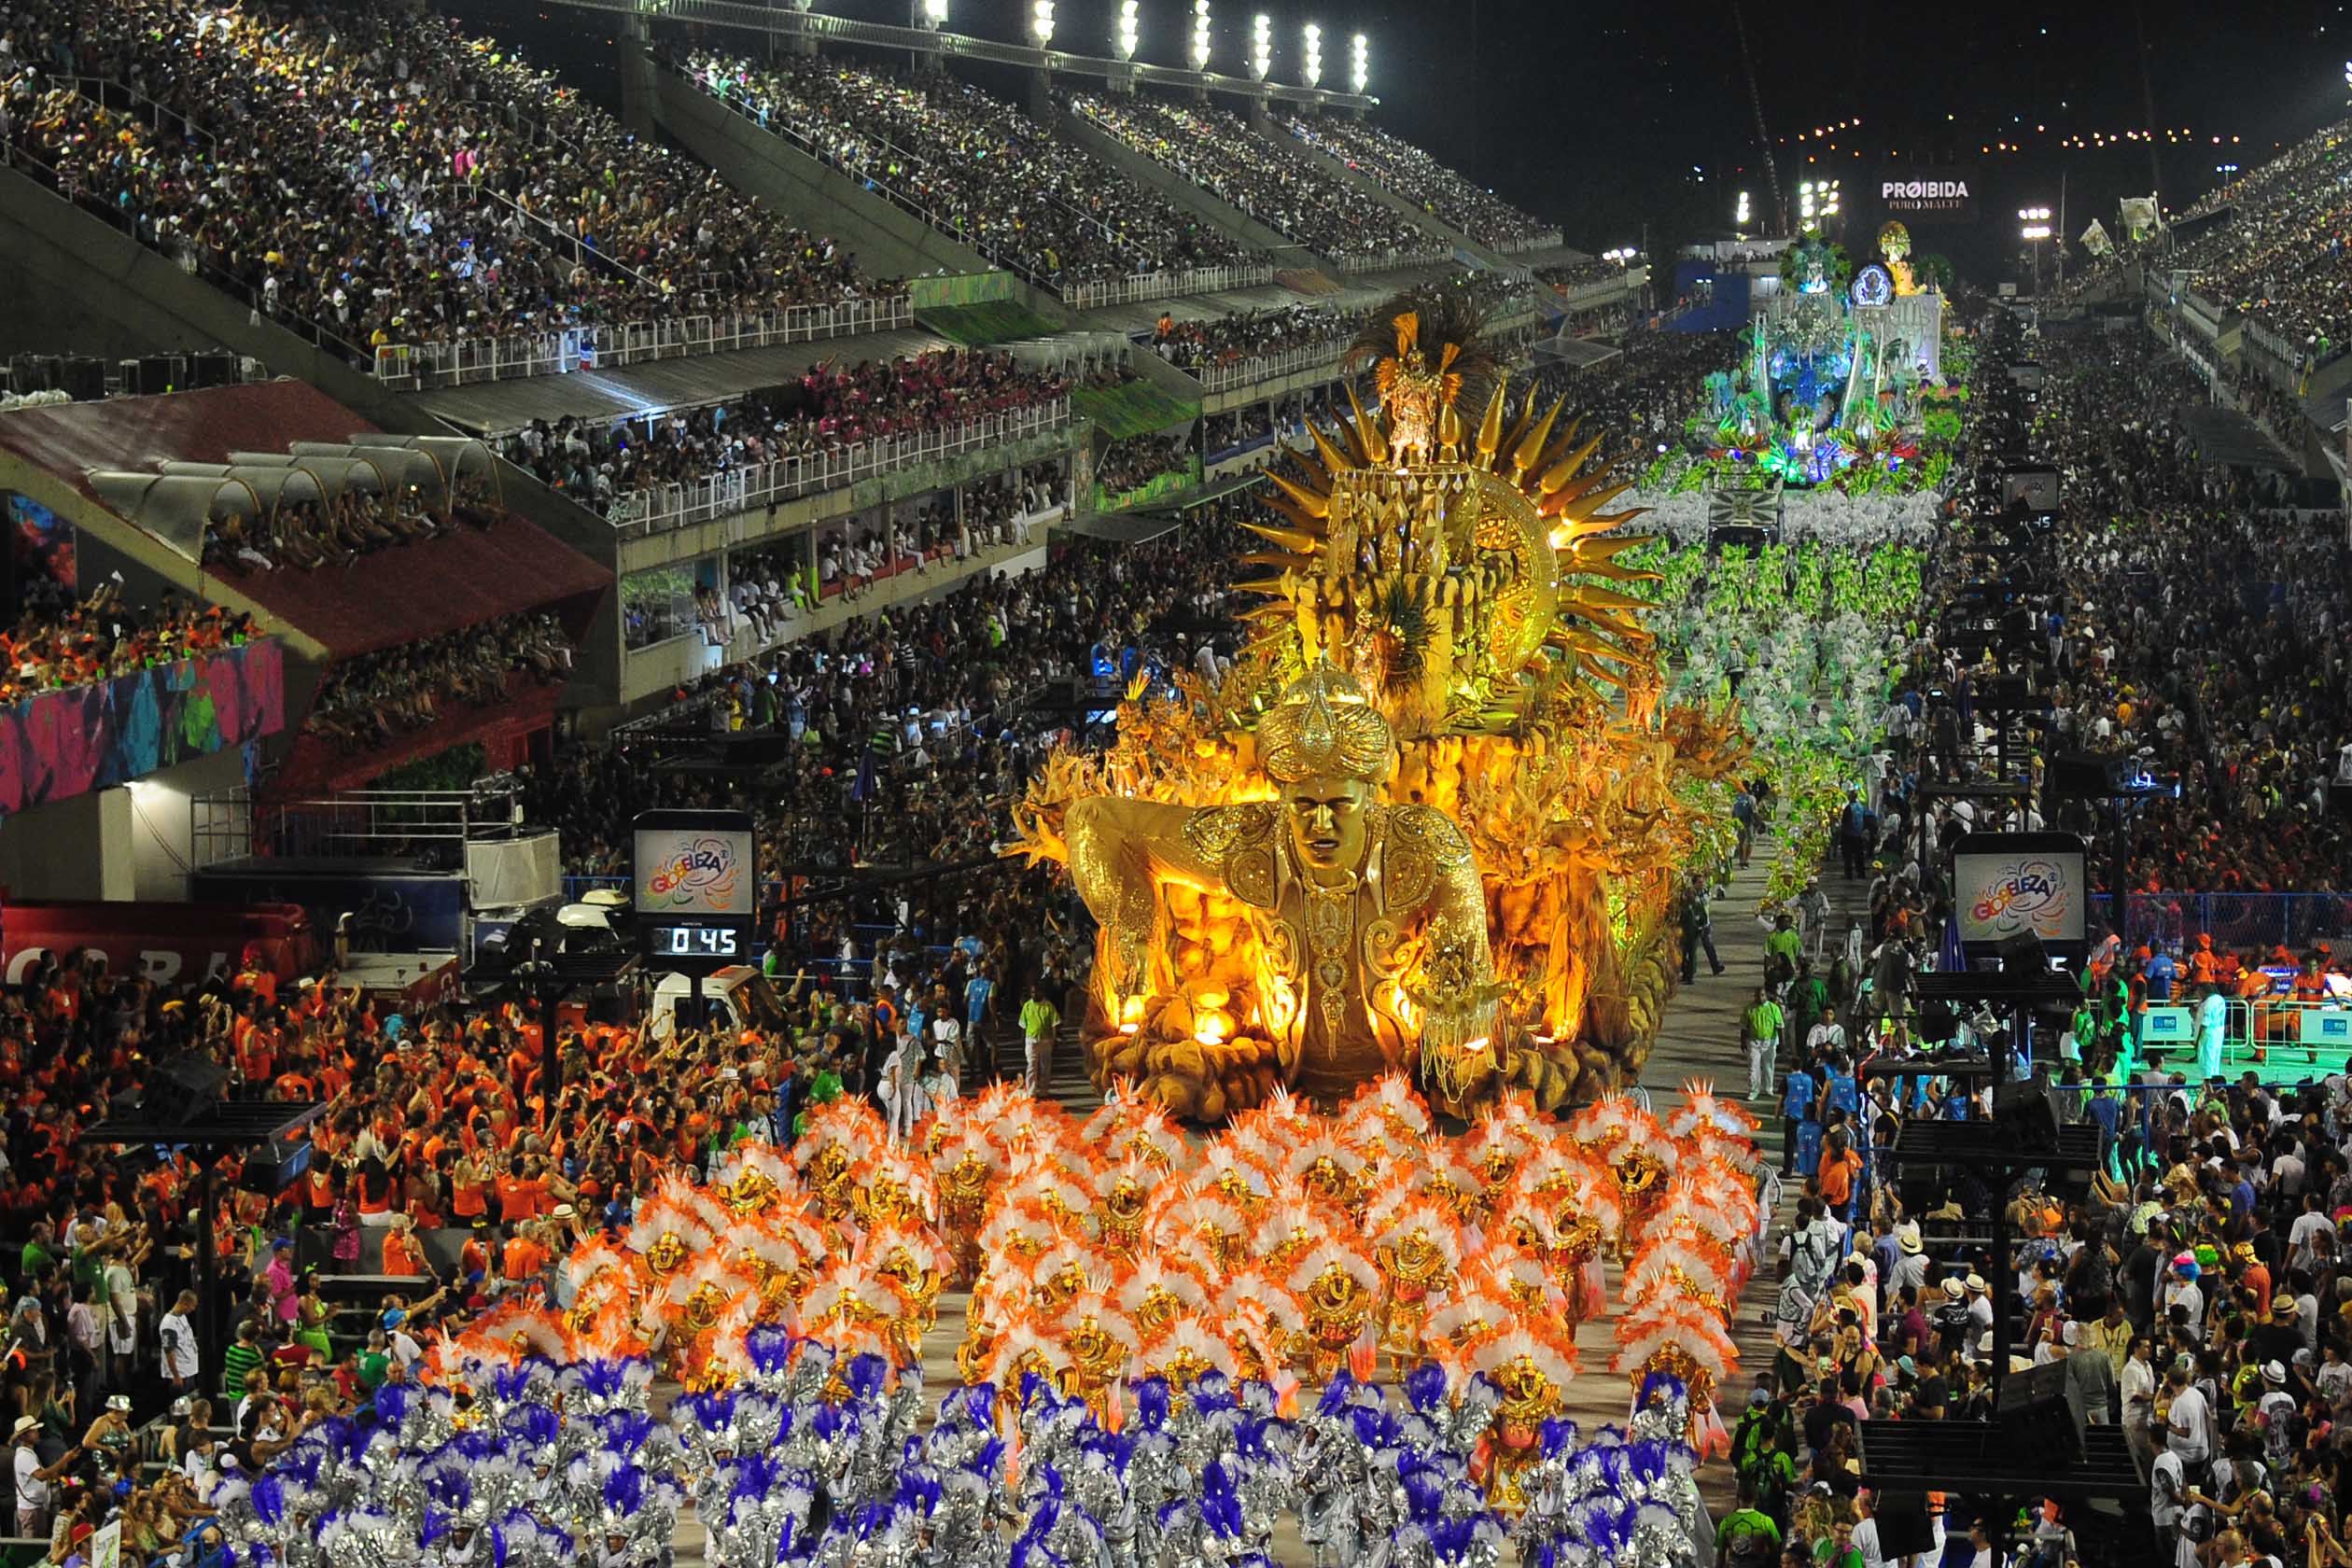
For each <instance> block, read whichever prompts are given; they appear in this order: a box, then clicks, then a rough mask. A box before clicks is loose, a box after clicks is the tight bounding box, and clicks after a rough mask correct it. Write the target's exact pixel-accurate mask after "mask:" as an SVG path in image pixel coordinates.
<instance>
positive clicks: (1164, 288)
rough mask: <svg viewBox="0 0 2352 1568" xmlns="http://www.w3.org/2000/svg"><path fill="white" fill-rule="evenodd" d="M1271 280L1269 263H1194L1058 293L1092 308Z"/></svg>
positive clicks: (1214, 291)
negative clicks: (1186, 268)
mask: <svg viewBox="0 0 2352 1568" xmlns="http://www.w3.org/2000/svg"><path fill="white" fill-rule="evenodd" d="M1273 281H1274V269H1273V268H1272V267H1271V266H1258V267H1194V268H1192V269H1190V270H1189V271H1186V272H1182V273H1128V274H1127V276H1125V277H1123V278H1104V279H1102V280H1100V281H1099V282H1095V283H1073V284H1069V285H1066V286H1065V287H1063V288H1062V289H1061V297H1062V303H1064V304H1066V305H1068V306H1069V307H1070V308H1071V310H1093V309H1095V308H1097V307H1098V306H1101V305H1131V304H1134V303H1136V302H1137V301H1142V300H1173V299H1177V298H1179V297H1181V296H1183V295H1186V294H1222V293H1225V292H1226V291H1227V290H1229V289H1236V288H1263V287H1266V286H1267V284H1270V283H1272V282H1273Z"/></svg>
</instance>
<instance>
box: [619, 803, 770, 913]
mask: <svg viewBox="0 0 2352 1568" xmlns="http://www.w3.org/2000/svg"><path fill="white" fill-rule="evenodd" d="M649 815H651V814H650V813H649ZM679 815H680V816H683V815H685V814H684V813H679ZM748 820H749V819H746V821H747V824H748ZM635 871H636V875H635V901H636V905H637V913H638V914H639V915H641V916H648V917H654V916H658V917H664V918H666V919H680V918H692V919H706V920H707V919H717V920H742V921H746V922H749V920H750V919H751V917H752V914H753V911H754V909H755V908H756V906H757V903H758V898H759V888H758V885H757V883H756V880H755V879H754V878H753V876H752V875H751V831H750V828H749V826H748V825H746V826H745V827H743V828H740V829H736V828H732V827H720V826H716V825H711V824H704V823H662V824H660V825H655V824H652V823H650V822H647V821H645V820H644V819H639V821H638V823H637V857H636V861H635Z"/></svg>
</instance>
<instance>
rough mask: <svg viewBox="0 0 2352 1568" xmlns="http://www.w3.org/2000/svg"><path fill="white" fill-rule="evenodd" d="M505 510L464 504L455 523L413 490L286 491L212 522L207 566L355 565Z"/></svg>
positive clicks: (483, 523) (483, 502)
mask: <svg viewBox="0 0 2352 1568" xmlns="http://www.w3.org/2000/svg"><path fill="white" fill-rule="evenodd" d="M497 514H498V509H497V507H496V506H494V505H492V504H491V503H490V502H489V501H488V500H487V499H480V500H476V501H474V502H472V503H470V504H469V505H466V506H462V507H460V508H458V509H457V511H455V513H454V514H453V517H451V518H439V517H435V516H434V515H433V513H432V512H431V511H430V510H429V509H427V506H426V505H425V504H424V499H423V497H420V496H418V495H417V494H416V493H415V492H413V491H409V490H399V489H395V490H391V491H387V492H376V491H371V490H365V489H362V488H360V487H359V486H358V485H356V484H354V485H350V486H347V487H346V488H343V489H342V490H339V491H337V492H336V493H335V494H333V495H331V496H320V497H315V498H305V499H299V500H298V499H293V498H290V497H287V496H285V495H283V494H281V495H280V496H279V497H278V498H277V499H276V500H275V501H274V502H273V503H270V504H267V505H264V506H260V507H257V508H256V509H255V511H254V513H253V516H252V517H251V518H250V519H248V518H247V517H246V516H245V513H244V512H242V511H234V512H231V513H230V514H229V515H228V516H226V517H223V518H219V519H217V520H216V521H212V522H208V523H207V524H206V525H204V546H203V555H204V565H205V566H207V567H211V568H213V569H214V570H215V571H224V572H236V573H244V572H248V571H275V570H278V569H279V568H280V567H300V568H301V569H302V570H305V571H316V570H318V569H319V568H320V567H349V566H350V565H352V564H353V563H354V562H355V561H357V560H358V558H359V557H360V556H362V555H365V554H369V553H371V552H374V551H378V550H387V549H390V548H392V547H393V546H395V545H402V544H416V543H419V542H421V541H423V540H426V539H438V538H440V537H441V535H442V534H443V533H445V532H446V531H447V530H448V529H449V528H450V527H451V525H452V523H453V521H454V520H455V518H463V519H464V520H466V521H468V522H470V523H472V524H474V525H476V526H478V527H488V526H490V525H491V523H492V522H493V521H494V520H495V518H496V517H497Z"/></svg>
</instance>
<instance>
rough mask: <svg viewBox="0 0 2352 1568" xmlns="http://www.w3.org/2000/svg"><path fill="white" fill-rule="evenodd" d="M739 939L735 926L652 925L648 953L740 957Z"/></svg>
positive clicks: (685, 957)
mask: <svg viewBox="0 0 2352 1568" xmlns="http://www.w3.org/2000/svg"><path fill="white" fill-rule="evenodd" d="M740 937H741V933H740V931H737V929H736V928H735V927H734V926H655V927H653V928H652V930H651V951H652V953H653V954H654V956H655V957H657V958H671V959H734V958H740V957H742V951H741V945H740Z"/></svg>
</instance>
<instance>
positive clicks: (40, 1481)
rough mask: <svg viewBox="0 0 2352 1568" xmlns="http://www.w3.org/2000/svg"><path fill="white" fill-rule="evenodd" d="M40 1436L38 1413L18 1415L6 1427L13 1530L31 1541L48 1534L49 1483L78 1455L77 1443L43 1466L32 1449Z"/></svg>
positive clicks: (52, 1496) (53, 1502)
mask: <svg viewBox="0 0 2352 1568" xmlns="http://www.w3.org/2000/svg"><path fill="white" fill-rule="evenodd" d="M40 1435H41V1419H40V1418H39V1417H38V1416H19V1417H18V1418H17V1419H16V1424H15V1425H14V1426H12V1427H10V1428H9V1429H8V1448H9V1450H10V1451H9V1455H8V1458H9V1461H10V1463H11V1464H12V1465H13V1467H14V1470H15V1477H16V1533H18V1534H19V1535H25V1536H30V1537H32V1538H33V1539H35V1540H46V1539H47V1538H48V1536H49V1513H50V1510H51V1509H52V1508H53V1507H54V1506H55V1505H56V1502H57V1494H56V1492H54V1491H51V1490H50V1488H49V1483H50V1482H51V1481H53V1480H56V1479H57V1478H58V1477H61V1476H63V1475H64V1474H65V1473H66V1472H67V1471H69V1470H71V1469H73V1467H74V1465H75V1464H76V1463H77V1462H78V1461H79V1460H80V1459H81V1456H82V1449H81V1448H80V1447H79V1446H78V1445H77V1446H75V1447H73V1448H70V1449H66V1450H65V1453H64V1457H63V1458H62V1459H60V1460H59V1461H58V1462H57V1463H54V1464H49V1465H44V1464H43V1463H41V1456H40V1454H39V1453H38V1452H37V1451H36V1450H35V1448H34V1444H35V1442H36V1441H38V1440H39V1438H40Z"/></svg>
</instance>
